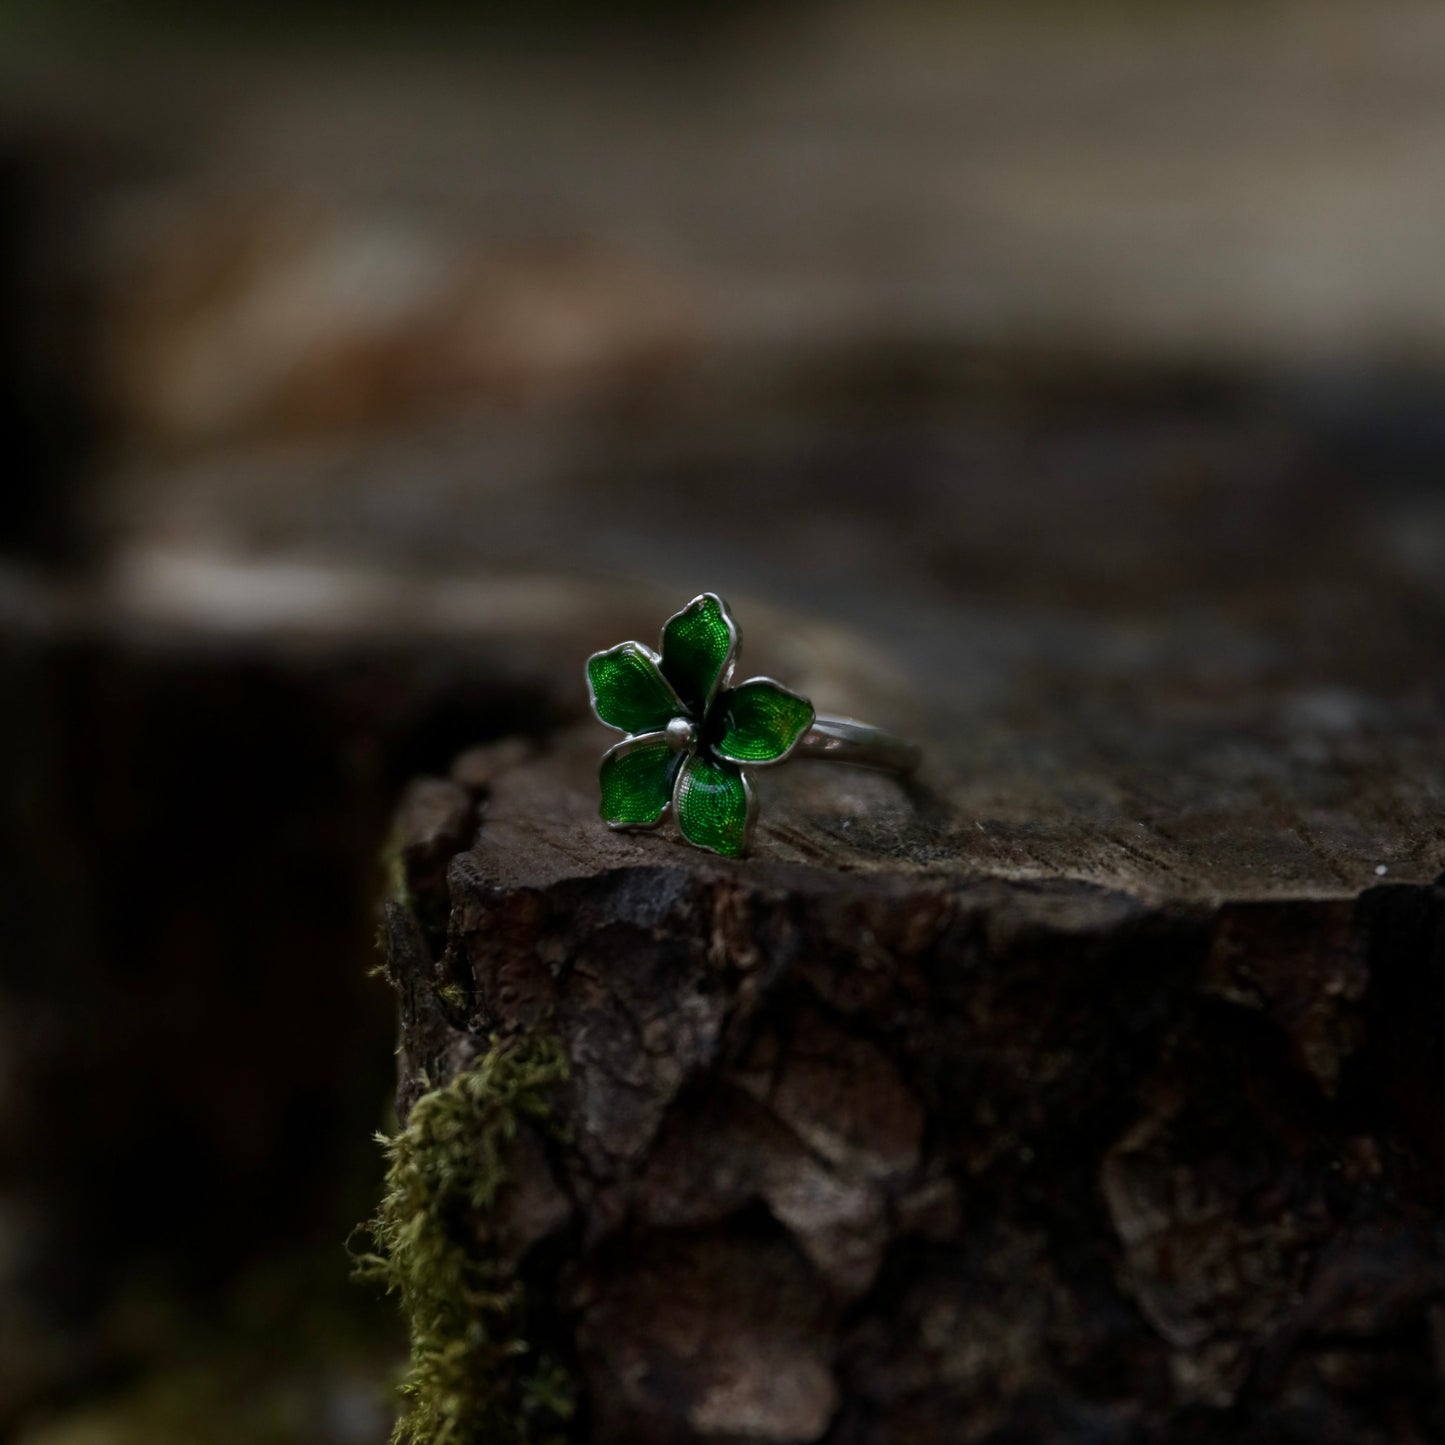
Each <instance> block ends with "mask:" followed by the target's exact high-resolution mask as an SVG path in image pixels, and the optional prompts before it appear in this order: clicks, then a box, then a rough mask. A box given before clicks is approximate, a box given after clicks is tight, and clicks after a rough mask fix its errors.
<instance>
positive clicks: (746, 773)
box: [584, 592, 921, 856]
mask: <svg viewBox="0 0 1445 1445" xmlns="http://www.w3.org/2000/svg"><path fill="white" fill-rule="evenodd" d="M708 601H711V602H713V603H715V604H716V606H717V609H718V613H719V615H720V616H721V618H722V620H723V622H724V624H725V626H726V628H727V635H728V648H727V655H726V656H725V658H724V659H723V662H722V665H721V666H720V667H719V668H718V670H717V673H716V675H715V676H714V678H713V680H712V684H711V687H710V689H709V691H708V694H707V696H706V698H705V699H704V700H703V702H702V703H701V705H700V706H699V707H698V708H697V709H695V710H694V709H693V708H690V707H689V706H688V705H687V704H686V703H685V702H684V701H683V700H682V698H681V696H680V695H679V694H678V691H677V688H676V687H675V686H674V685H673V684H672V683H671V682H670V681H669V680H668V678H667V676H666V674H665V673H664V672H663V670H662V661H663V655H664V652H665V650H666V645H667V629H668V628H669V627H670V626H671V625H672V624H673V623H674V622H675V621H677V620H678V618H680V617H682V616H684V615H685V614H686V613H688V612H689V611H691V610H692V609H693V608H695V607H697V606H698V605H699V604H700V603H703V602H708ZM741 646H742V629H741V628H740V627H739V626H738V625H737V623H736V622H735V621H734V620H733V616H732V612H731V610H730V609H729V608H728V605H727V603H726V602H724V601H723V599H722V598H721V597H719V596H718V594H717V593H716V592H701V593H699V594H698V595H697V596H696V597H694V598H693V599H692V601H690V602H689V603H688V604H687V606H686V607H682V608H679V609H678V611H677V612H675V613H673V615H672V616H671V617H669V618H668V619H667V621H666V622H665V623H664V624H663V626H662V629H661V632H660V633H659V637H658V647H657V649H656V650H654V649H653V648H651V647H648V646H646V645H645V644H644V643H641V642H621V643H618V644H617V646H616V647H609V648H604V649H602V650H601V651H599V652H594V653H592V654H591V656H589V657H588V659H587V664H586V667H585V668H584V676H585V677H586V679H587V697H588V701H589V702H590V704H591V706H592V711H593V713H594V715H596V716H597V718H598V720H599V721H603V722H604V726H606V727H611V728H614V729H615V730H616V731H618V732H623V733H626V732H627V730H626V728H623V727H620V726H618V725H617V724H615V723H607V722H605V721H604V720H603V719H602V715H601V713H600V712H599V710H598V699H597V693H596V690H595V689H594V687H593V685H592V664H593V662H594V661H596V659H598V658H599V657H608V656H612V655H614V654H617V653H627V654H636V655H637V656H639V657H641V658H643V659H645V660H646V661H647V662H648V663H650V664H651V666H652V667H653V669H654V670H655V671H656V673H657V676H658V679H659V680H660V681H661V683H662V685H663V687H664V688H665V689H666V696H667V697H668V698H670V699H671V703H670V704H669V706H670V707H671V708H672V716H671V718H670V719H669V721H668V722H667V724H666V725H665V727H662V728H654V730H652V731H650V732H645V733H635V734H632V733H629V734H627V736H625V737H624V738H623V739H622V741H621V742H618V743H615V744H614V745H613V746H612V747H610V748H609V749H608V750H607V752H606V753H605V754H604V756H603V762H604V763H605V762H606V761H608V760H609V759H611V758H614V757H618V756H623V755H626V754H627V753H630V752H634V751H636V750H639V749H642V748H648V747H658V746H665V747H667V748H668V749H669V750H670V751H671V753H672V755H673V761H672V763H671V764H670V766H671V767H672V769H673V772H672V778H671V781H670V783H669V785H668V798H667V802H665V803H664V804H663V806H662V809H661V811H660V812H659V813H658V816H657V817H656V819H654V820H653V821H652V822H650V823H614V822H612V821H611V820H610V819H604V821H605V822H606V823H607V826H608V827H609V828H613V829H617V830H619V831H629V832H630V831H634V830H643V829H651V828H655V827H657V826H658V824H660V823H661V822H662V821H663V819H664V818H666V817H667V815H668V814H669V813H672V814H676V813H677V812H678V795H679V792H680V790H681V788H682V783H683V778H684V776H685V775H686V773H687V771H688V767H689V764H690V763H691V762H692V760H693V758H694V757H696V756H697V755H698V753H699V752H700V751H703V752H706V753H707V754H710V755H711V756H712V758H713V759H714V760H715V761H716V762H718V763H724V764H726V765H727V767H728V768H730V769H732V770H735V771H736V773H737V774H738V777H739V778H740V780H741V783H742V787H743V795H744V797H745V799H746V804H747V807H746V816H745V819H744V824H743V843H742V851H743V852H746V850H747V846H748V844H749V842H750V841H751V839H752V833H753V828H754V825H755V824H756V821H757V811H758V808H757V795H756V793H755V791H754V789H753V782H752V777H751V772H752V769H754V768H771V767H776V766H777V765H778V764H779V763H784V762H788V761H790V760H792V759H794V758H803V759H811V760H814V761H818V762H838V763H852V764H855V765H857V766H861V767H870V768H880V769H883V770H885V771H888V772H894V773H898V774H900V775H903V776H907V775H908V774H911V773H912V772H913V771H914V770H915V769H916V768H917V767H918V763H919V759H920V757H921V750H920V748H919V746H918V744H917V743H914V742H911V741H909V740H908V739H907V738H903V737H900V736H899V735H898V734H897V733H892V732H889V731H888V730H887V729H885V728H879V727H874V726H872V725H871V724H869V723H864V722H859V721H857V719H855V718H844V717H821V716H819V715H818V714H817V712H816V710H814V711H813V721H812V723H811V724H810V725H809V726H808V727H806V728H805V729H803V731H802V732H800V733H799V734H798V736H797V737H796V738H794V739H793V741H792V743H791V744H789V746H788V747H787V748H786V749H785V750H784V751H783V752H781V753H780V754H779V755H778V756H777V757H775V758H768V759H765V760H762V761H758V760H756V759H752V758H739V757H735V756H733V755H731V754H728V753H725V752H723V751H722V749H721V747H720V746H719V745H718V743H717V742H715V741H713V742H708V743H707V744H706V745H705V744H704V742H703V735H704V724H705V723H707V722H708V721H709V714H710V713H711V711H712V708H713V705H714V703H715V702H716V701H717V699H718V696H719V694H720V693H722V692H723V691H725V690H728V689H731V688H732V686H733V680H732V679H733V671H734V668H735V666H736V664H737V655H738V649H739V648H740V647H741ZM750 683H765V684H767V685H768V686H769V687H772V688H774V689H776V690H777V691H778V692H781V693H786V694H787V695H788V696H790V697H793V698H796V699H797V700H798V701H799V702H802V703H804V704H805V705H806V706H807V707H809V708H810V709H812V707H813V705H812V702H811V700H810V699H808V698H806V697H804V696H803V695H802V694H801V693H800V692H797V691H796V690H795V689H793V688H790V687H786V686H784V685H783V684H782V683H780V682H778V681H777V680H776V679H775V678H771V677H752V678H748V679H747V680H746V681H745V682H742V683H739V684H737V686H738V687H746V686H748V685H749V684H750ZM687 841H688V842H690V843H691V842H692V840H691V839H690V838H689V839H688V840H687ZM693 846H694V847H697V848H702V849H704V851H706V852H710V853H719V854H721V853H722V850H721V849H717V848H711V847H709V846H708V845H707V844H705V843H693ZM722 856H731V855H726V854H723V855H722Z"/></svg>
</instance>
